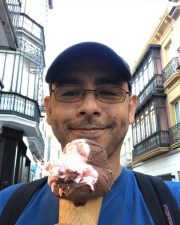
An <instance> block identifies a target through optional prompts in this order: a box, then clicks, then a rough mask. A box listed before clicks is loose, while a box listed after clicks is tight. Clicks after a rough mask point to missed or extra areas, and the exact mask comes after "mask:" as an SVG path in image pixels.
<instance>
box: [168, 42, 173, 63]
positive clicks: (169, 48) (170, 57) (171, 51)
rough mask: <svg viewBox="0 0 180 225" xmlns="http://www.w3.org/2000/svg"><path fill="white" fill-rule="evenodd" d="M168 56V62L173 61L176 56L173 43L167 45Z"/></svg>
mask: <svg viewBox="0 0 180 225" xmlns="http://www.w3.org/2000/svg"><path fill="white" fill-rule="evenodd" d="M167 56H168V62H170V61H171V59H172V58H173V57H174V52H173V45H172V43H170V44H169V46H168V47H167Z"/></svg>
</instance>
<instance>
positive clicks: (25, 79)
mask: <svg viewBox="0 0 180 225" xmlns="http://www.w3.org/2000/svg"><path fill="white" fill-rule="evenodd" d="M28 79H29V60H28V59H26V58H24V63H23V74H22V84H21V94H22V95H24V96H27V87H28Z"/></svg>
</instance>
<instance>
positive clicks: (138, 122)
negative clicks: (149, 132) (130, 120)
mask: <svg viewBox="0 0 180 225" xmlns="http://www.w3.org/2000/svg"><path fill="white" fill-rule="evenodd" d="M140 129H141V128H140V121H139V119H138V120H137V139H138V143H139V142H140V141H141V130H140Z"/></svg>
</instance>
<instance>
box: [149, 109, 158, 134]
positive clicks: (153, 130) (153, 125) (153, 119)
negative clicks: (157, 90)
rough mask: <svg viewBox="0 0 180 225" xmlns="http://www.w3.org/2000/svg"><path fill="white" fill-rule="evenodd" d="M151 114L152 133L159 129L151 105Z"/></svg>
mask: <svg viewBox="0 0 180 225" xmlns="http://www.w3.org/2000/svg"><path fill="white" fill-rule="evenodd" d="M150 116H151V125H152V133H154V132H156V130H157V126H156V118H155V113H154V109H153V106H152V107H151V112H150Z"/></svg>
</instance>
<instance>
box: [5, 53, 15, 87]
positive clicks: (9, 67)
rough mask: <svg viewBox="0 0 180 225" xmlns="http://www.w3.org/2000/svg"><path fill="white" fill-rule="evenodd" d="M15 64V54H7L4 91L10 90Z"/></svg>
mask: <svg viewBox="0 0 180 225" xmlns="http://www.w3.org/2000/svg"><path fill="white" fill-rule="evenodd" d="M13 64H14V55H13V54H7V57H6V65H5V70H4V78H3V84H4V89H3V91H10V88H11V81H12V73H13Z"/></svg>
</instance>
